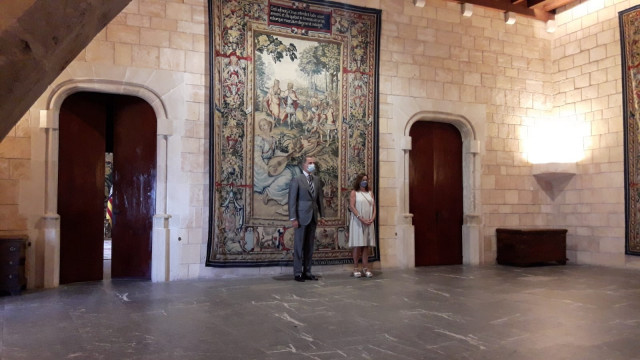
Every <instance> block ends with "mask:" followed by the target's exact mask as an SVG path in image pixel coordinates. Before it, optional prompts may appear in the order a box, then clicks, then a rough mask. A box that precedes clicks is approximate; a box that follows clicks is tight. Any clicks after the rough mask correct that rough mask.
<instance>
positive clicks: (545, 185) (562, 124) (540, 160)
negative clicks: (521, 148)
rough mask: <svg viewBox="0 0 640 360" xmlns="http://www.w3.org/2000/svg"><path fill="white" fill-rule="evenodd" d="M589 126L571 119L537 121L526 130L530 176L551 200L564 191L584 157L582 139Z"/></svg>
mask: <svg viewBox="0 0 640 360" xmlns="http://www.w3.org/2000/svg"><path fill="white" fill-rule="evenodd" d="M589 129H590V128H589V127H588V126H587V125H586V124H585V123H584V122H583V121H581V120H579V119H574V118H560V119H538V120H536V121H535V122H533V124H532V126H531V127H529V128H528V130H527V140H526V141H525V149H526V153H527V157H528V160H529V162H530V163H531V165H532V175H533V176H534V178H535V179H536V182H537V183H538V185H540V188H541V189H542V190H543V191H544V192H545V193H546V194H547V195H548V196H549V197H550V198H551V199H552V200H555V199H556V197H557V196H558V195H559V194H560V193H561V192H562V191H563V190H564V188H565V187H566V186H567V184H568V183H569V182H570V181H571V179H572V178H573V177H574V176H575V175H576V173H577V162H578V161H580V160H582V159H583V158H584V148H583V139H584V137H585V136H587V135H588V134H589Z"/></svg>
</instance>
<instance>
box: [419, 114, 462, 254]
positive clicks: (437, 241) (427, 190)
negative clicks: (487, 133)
mask: <svg viewBox="0 0 640 360" xmlns="http://www.w3.org/2000/svg"><path fill="white" fill-rule="evenodd" d="M410 136H411V138H412V149H411V152H410V155H409V202H410V206H409V211H410V212H411V213H412V214H413V216H414V217H413V218H414V221H413V224H414V229H415V251H416V266H427V265H449V264H461V263H462V233H461V229H462V214H463V211H462V138H461V136H460V133H459V132H458V129H456V128H455V127H454V126H453V125H450V124H445V123H438V122H417V123H415V124H414V125H413V126H412V127H411V131H410Z"/></svg>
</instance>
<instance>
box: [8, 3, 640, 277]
mask: <svg viewBox="0 0 640 360" xmlns="http://www.w3.org/2000/svg"><path fill="white" fill-rule="evenodd" d="M346 2H347V3H349V4H352V5H359V6H368V7H374V8H379V9H382V11H383V12H382V32H381V35H382V37H381V53H380V61H381V62H380V119H379V121H380V122H379V130H380V133H379V145H380V149H379V155H380V156H379V164H378V166H379V169H378V170H379V174H380V179H379V181H378V182H377V185H378V186H379V194H380V198H379V199H378V203H379V206H380V212H379V220H378V221H379V226H380V232H379V233H380V244H381V254H382V261H381V265H382V267H383V268H393V267H405V266H407V263H408V262H407V261H406V259H404V258H403V257H404V256H406V254H407V253H406V251H405V250H406V249H407V247H408V246H409V245H410V243H409V242H407V239H406V235H407V232H406V231H404V230H403V227H402V222H403V221H404V220H403V216H404V208H403V206H405V205H406V204H405V203H404V200H403V198H404V195H405V194H404V191H405V190H406V189H404V188H403V181H404V177H403V172H404V164H403V163H402V143H403V142H404V141H406V139H405V138H404V136H405V134H404V133H403V126H405V124H406V123H407V121H408V118H409V117H410V116H411V114H405V113H404V112H403V111H400V110H407V109H399V106H400V104H407V103H413V104H419V106H417V108H420V107H422V108H431V109H436V108H438V109H447V111H448V112H451V113H455V112H456V111H458V112H460V113H464V114H465V116H467V117H468V118H469V120H470V122H471V123H474V124H475V126H477V128H478V134H479V136H480V138H479V139H478V140H479V142H480V143H479V157H480V159H481V162H480V166H479V169H478V171H479V173H478V174H477V176H478V181H477V184H476V186H477V190H478V198H477V199H474V200H477V204H478V209H477V211H478V215H479V220H478V223H479V224H480V240H479V241H480V243H479V244H477V245H478V246H479V248H480V260H481V263H493V262H494V261H495V229H496V228H497V227H550V226H552V227H563V228H567V229H569V234H568V250H569V251H568V255H569V258H570V261H571V262H573V263H582V264H600V265H609V266H621V265H624V264H625V262H629V257H626V256H625V255H624V184H623V179H624V175H623V128H622V97H621V88H622V84H621V68H620V66H621V64H620V62H621V60H620V43H619V36H620V34H619V30H618V22H617V12H618V11H620V10H622V9H625V8H628V7H630V6H632V5H633V4H632V3H631V2H630V1H619V2H613V1H610V0H607V1H604V2H600V5H593V4H592V2H585V3H583V4H576V6H574V7H573V8H570V9H562V10H561V12H560V14H559V15H558V16H557V18H556V22H557V30H556V32H555V33H547V32H546V30H545V24H544V23H542V22H540V21H537V20H533V19H528V18H524V17H521V16H517V22H516V23H515V24H514V25H507V24H505V23H504V18H503V15H502V13H500V12H497V11H495V10H491V9H484V8H481V7H478V6H476V7H474V13H473V15H472V16H471V17H468V18H467V17H463V16H462V15H461V13H460V5H459V4H456V3H451V2H445V1H440V0H433V1H429V2H428V3H427V5H426V6H425V7H424V8H419V7H416V6H414V4H413V1H412V0H374V1H365V0H358V1H355V0H354V1H346ZM207 28H208V24H207V9H206V1H204V0H185V1H182V0H180V1H172V0H133V1H132V2H131V3H130V5H129V6H128V7H127V8H126V9H125V10H124V11H123V12H122V13H121V14H120V15H118V16H117V17H116V18H115V19H114V20H113V21H112V22H111V23H110V24H109V25H108V26H107V27H106V28H105V29H104V30H103V31H102V32H100V33H99V34H98V35H97V36H96V37H95V39H94V40H93V41H92V42H91V44H90V45H89V46H87V48H86V49H84V50H83V51H82V52H81V53H80V55H78V56H77V57H76V59H75V60H74V61H73V62H72V63H71V64H70V65H69V67H68V68H67V69H66V70H65V71H64V72H63V74H61V76H60V77H59V79H58V80H56V83H54V84H53V85H52V87H50V89H49V90H48V91H47V92H46V93H45V94H43V96H42V97H41V98H40V99H39V100H38V101H37V102H36V104H34V107H33V108H32V109H31V111H29V112H28V113H27V114H26V115H25V117H24V119H23V120H22V121H21V122H20V123H19V124H18V125H17V126H16V127H15V128H14V129H13V130H12V131H11V133H10V135H9V136H8V137H7V138H6V139H5V140H4V141H2V143H0V232H7V231H14V230H18V231H27V232H29V233H31V234H33V233H36V234H37V230H36V229H37V226H38V222H39V221H40V220H39V219H40V217H41V216H42V213H43V211H44V210H43V207H42V204H41V203H42V200H41V198H42V197H44V190H38V191H34V189H44V186H43V184H42V182H41V180H38V179H39V178H40V177H41V175H42V174H43V173H44V170H43V167H44V166H43V160H42V159H43V157H44V155H43V153H44V151H45V149H44V148H43V146H41V145H34V144H44V142H43V135H42V129H40V127H39V126H40V118H39V109H42V108H44V107H46V102H47V94H49V93H50V91H51V90H52V88H53V87H54V86H55V85H56V84H60V83H62V82H63V81H66V80H68V79H71V78H85V79H86V78H88V79H91V78H101V79H116V80H117V79H120V80H125V81H127V82H129V83H136V84H142V85H144V86H150V87H151V88H153V89H154V91H156V92H158V93H159V94H161V95H162V96H163V98H164V99H165V100H166V101H167V104H169V106H170V107H171V114H173V115H171V114H170V116H174V117H171V118H169V119H168V123H167V124H169V125H167V126H169V127H171V128H172V135H171V136H169V137H168V140H167V143H168V147H169V148H170V149H171V150H170V151H169V152H168V154H167V157H168V158H169V160H170V161H169V163H170V164H169V166H168V169H167V180H166V181H167V184H168V190H167V194H166V198H167V207H168V208H167V213H169V214H171V216H172V217H171V219H170V220H169V222H170V227H171V246H172V249H173V250H174V251H173V252H172V254H175V255H176V256H178V258H177V259H175V262H174V263H172V264H173V265H175V266H174V267H173V268H172V279H179V278H195V277H199V276H220V274H234V275H239V276H249V275H252V274H257V273H261V272H262V273H277V272H279V271H285V272H286V271H288V269H239V270H237V271H229V270H225V269H212V268H205V267H204V257H205V255H206V245H207V216H208V204H207V201H208V200H207V194H208V168H207V166H208V165H207V164H208V135H207V134H208V114H207V110H206V109H207V108H208V104H207V103H206V102H207V91H208V88H207V86H208V85H207V71H208V70H207V67H208V60H207V59H208V54H207V51H208V50H207V46H208V45H207ZM176 79H178V80H176ZM171 84H172V85H171ZM175 84H180V85H179V86H176V85H175ZM172 86H174V87H172ZM456 109H457V110H456ZM478 109H481V110H478ZM479 111H480V112H481V113H478V112H479ZM474 114H477V116H476V115H474ZM549 119H551V121H559V122H561V121H566V120H567V119H569V120H571V121H578V122H580V123H581V124H584V128H585V129H586V130H585V135H584V137H583V141H582V143H583V150H584V157H583V158H582V159H581V160H580V161H579V162H578V167H577V169H578V170H577V174H576V175H575V176H574V177H573V178H572V179H571V180H570V181H569V182H568V183H567V184H566V187H564V188H563V189H562V190H561V191H559V192H558V195H557V197H555V198H552V197H550V196H549V194H548V193H547V192H545V191H544V189H543V188H542V187H541V185H540V184H539V183H538V182H537V181H536V179H535V178H534V176H533V174H532V166H531V163H530V162H529V161H528V155H529V154H528V152H529V151H530V149H529V148H528V143H527V141H528V139H529V135H530V132H531V131H532V129H534V128H535V127H536V125H537V124H538V123H539V122H540V121H542V120H549ZM474 203H475V202H474ZM33 251H34V254H33V257H34V262H36V263H39V262H42V261H43V259H42V255H39V252H38V251H39V250H33ZM172 261H174V260H172ZM409 263H410V262H409ZM38 266H40V265H38ZM38 266H36V268H38ZM35 273H36V274H37V275H35V279H36V283H38V282H39V281H40V280H38V279H39V277H40V276H42V274H41V273H42V270H38V269H35Z"/></svg>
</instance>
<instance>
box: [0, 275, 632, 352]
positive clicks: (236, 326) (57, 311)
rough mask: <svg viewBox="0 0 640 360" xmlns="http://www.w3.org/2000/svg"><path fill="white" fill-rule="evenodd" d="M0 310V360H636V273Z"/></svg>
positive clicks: (372, 284)
mask: <svg viewBox="0 0 640 360" xmlns="http://www.w3.org/2000/svg"><path fill="white" fill-rule="evenodd" d="M316 270H317V273H318V274H319V275H321V278H320V280H319V281H307V282H304V283H298V282H295V281H293V279H292V276H290V275H287V276H285V275H282V276H275V277H273V276H270V277H263V278H243V279H222V280H197V281H176V282H171V283H150V282H134V281H103V282H98V283H80V284H73V285H66V286H61V287H59V288H57V289H53V290H40V291H29V292H24V293H23V294H22V295H21V296H15V297H10V296H5V297H1V298H0V304H1V306H0V324H1V326H2V335H1V337H0V345H1V348H0V349H1V350H0V359H3V360H13V359H38V360H44V359H56V360H57V359H322V360H324V359H519V360H529V359H531V360H534V359H535V360H539V359H545V360H552V359H581V360H585V359H598V360H602V359H640V271H637V270H636V271H634V270H622V269H611V268H601V267H588V266H575V265H567V266H544V267H530V268H517V267H506V266H498V265H496V266H481V267H472V266H445V267H429V268H418V269H412V270H408V271H384V272H380V271H377V272H376V273H375V277H374V278H371V279H366V278H360V279H355V278H352V277H349V275H348V274H345V273H336V272H326V273H323V272H322V267H316Z"/></svg>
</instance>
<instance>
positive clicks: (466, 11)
mask: <svg viewBox="0 0 640 360" xmlns="http://www.w3.org/2000/svg"><path fill="white" fill-rule="evenodd" d="M460 10H461V12H462V16H466V17H470V16H471V15H473V4H469V3H462V4H460Z"/></svg>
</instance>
